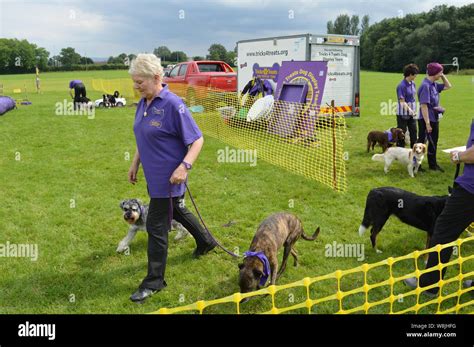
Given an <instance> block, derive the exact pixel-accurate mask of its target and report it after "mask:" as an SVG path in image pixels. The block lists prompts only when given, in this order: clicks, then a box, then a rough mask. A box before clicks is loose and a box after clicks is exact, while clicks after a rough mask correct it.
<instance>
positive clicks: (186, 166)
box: [183, 160, 193, 170]
mask: <svg viewBox="0 0 474 347" xmlns="http://www.w3.org/2000/svg"><path fill="white" fill-rule="evenodd" d="M183 165H184V167H185V168H186V170H191V169H192V168H193V166H192V165H191V164H189V163H188V162H185V161H184V160H183Z"/></svg>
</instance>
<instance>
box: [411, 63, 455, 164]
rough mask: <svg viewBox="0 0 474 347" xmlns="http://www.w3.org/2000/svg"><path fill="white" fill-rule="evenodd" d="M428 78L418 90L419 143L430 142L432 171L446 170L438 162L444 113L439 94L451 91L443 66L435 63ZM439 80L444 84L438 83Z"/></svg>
mask: <svg viewBox="0 0 474 347" xmlns="http://www.w3.org/2000/svg"><path fill="white" fill-rule="evenodd" d="M426 72H427V74H428V76H427V77H426V78H425V79H424V80H423V82H422V83H421V86H420V88H419V89H418V102H419V103H420V119H419V120H418V130H419V137H418V141H417V142H418V143H426V141H428V165H429V167H430V169H431V170H435V171H441V172H444V170H443V169H442V168H441V167H440V166H439V165H438V162H437V161H436V149H437V148H438V138H439V118H440V114H442V113H443V112H444V110H443V109H442V107H440V106H439V93H441V92H442V91H443V90H448V89H450V88H451V87H452V86H451V83H449V81H448V79H447V78H446V76H445V75H444V74H443V65H441V64H439V63H436V62H433V63H429V64H428V65H427V67H426ZM439 79H442V80H443V83H442V84H441V83H436V81H438V80H439Z"/></svg>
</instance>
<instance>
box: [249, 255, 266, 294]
mask: <svg viewBox="0 0 474 347" xmlns="http://www.w3.org/2000/svg"><path fill="white" fill-rule="evenodd" d="M247 257H257V258H258V259H260V261H261V262H262V263H263V276H262V278H260V285H261V286H264V285H265V283H267V280H268V276H269V275H270V262H269V261H268V259H267V257H266V256H265V254H264V253H263V252H251V251H247V252H245V253H244V258H247Z"/></svg>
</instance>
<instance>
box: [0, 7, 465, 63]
mask: <svg viewBox="0 0 474 347" xmlns="http://www.w3.org/2000/svg"><path fill="white" fill-rule="evenodd" d="M442 3H446V4H448V5H457V6H461V5H465V4H468V3H470V1H468V0H421V1H416V2H414V1H413V0H398V1H374V0H370V1H369V0H332V1H331V0H318V1H312V0H293V1H288V0H286V1H284V0H201V1H191V0H160V1H150V0H133V1H132V0H128V1H126V0H122V1H112V0H102V1H89V0H69V1H65V2H60V1H58V0H39V1H32V0H24V1H13V0H0V36H1V37H9V38H11V37H17V38H26V39H27V40H29V41H30V42H34V43H36V44H37V45H39V46H42V47H45V48H46V49H48V50H49V51H50V52H51V54H52V55H53V54H57V53H58V52H59V50H60V49H61V48H63V47H67V46H72V47H75V48H76V50H77V51H78V52H79V53H81V54H88V55H89V56H102V57H108V56H109V55H118V54H119V53H122V52H125V53H132V52H134V53H136V52H142V51H148V52H150V51H153V48H155V47H158V46H161V45H166V46H168V47H169V48H170V49H171V50H182V51H185V52H186V53H188V55H190V56H192V55H205V54H207V49H208V47H209V46H210V45H211V44H213V43H221V44H223V45H224V46H225V47H226V48H227V49H233V48H234V46H235V43H236V42H237V41H239V40H244V39H250V38H257V37H266V36H284V35H291V34H300V33H313V34H318V33H325V32H326V23H327V21H329V20H334V19H335V18H336V17H337V16H338V15H339V14H341V13H347V14H349V15H352V14H358V15H359V16H363V15H365V14H369V15H370V18H371V19H370V22H371V24H373V23H374V22H378V21H380V20H382V19H383V18H387V17H395V16H397V15H399V11H403V12H402V13H403V14H407V13H418V12H423V11H429V10H430V9H432V8H433V7H434V6H435V5H438V4H442ZM180 10H184V11H185V15H186V18H185V19H184V20H180V19H179V18H178V14H179V11H180ZM289 10H293V11H294V19H290V18H288V14H289V13H288V11H289Z"/></svg>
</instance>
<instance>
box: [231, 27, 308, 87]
mask: <svg viewBox="0 0 474 347" xmlns="http://www.w3.org/2000/svg"><path fill="white" fill-rule="evenodd" d="M306 41H307V39H306V37H301V36H300V37H292V38H285V39H275V40H255V41H252V42H245V43H240V44H238V46H237V54H238V71H239V85H238V90H239V91H242V90H243V89H244V87H245V85H246V84H247V83H248V82H249V81H250V80H251V79H252V78H253V77H254V76H255V75H259V74H267V75H269V76H270V75H274V73H275V70H278V69H279V68H280V67H281V62H282V61H290V60H306V52H307V46H306V45H307V42H306ZM275 64H276V65H275ZM257 70H258V71H257ZM254 71H256V72H257V73H256V74H254ZM275 78H276V76H275ZM275 82H276V79H275Z"/></svg>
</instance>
